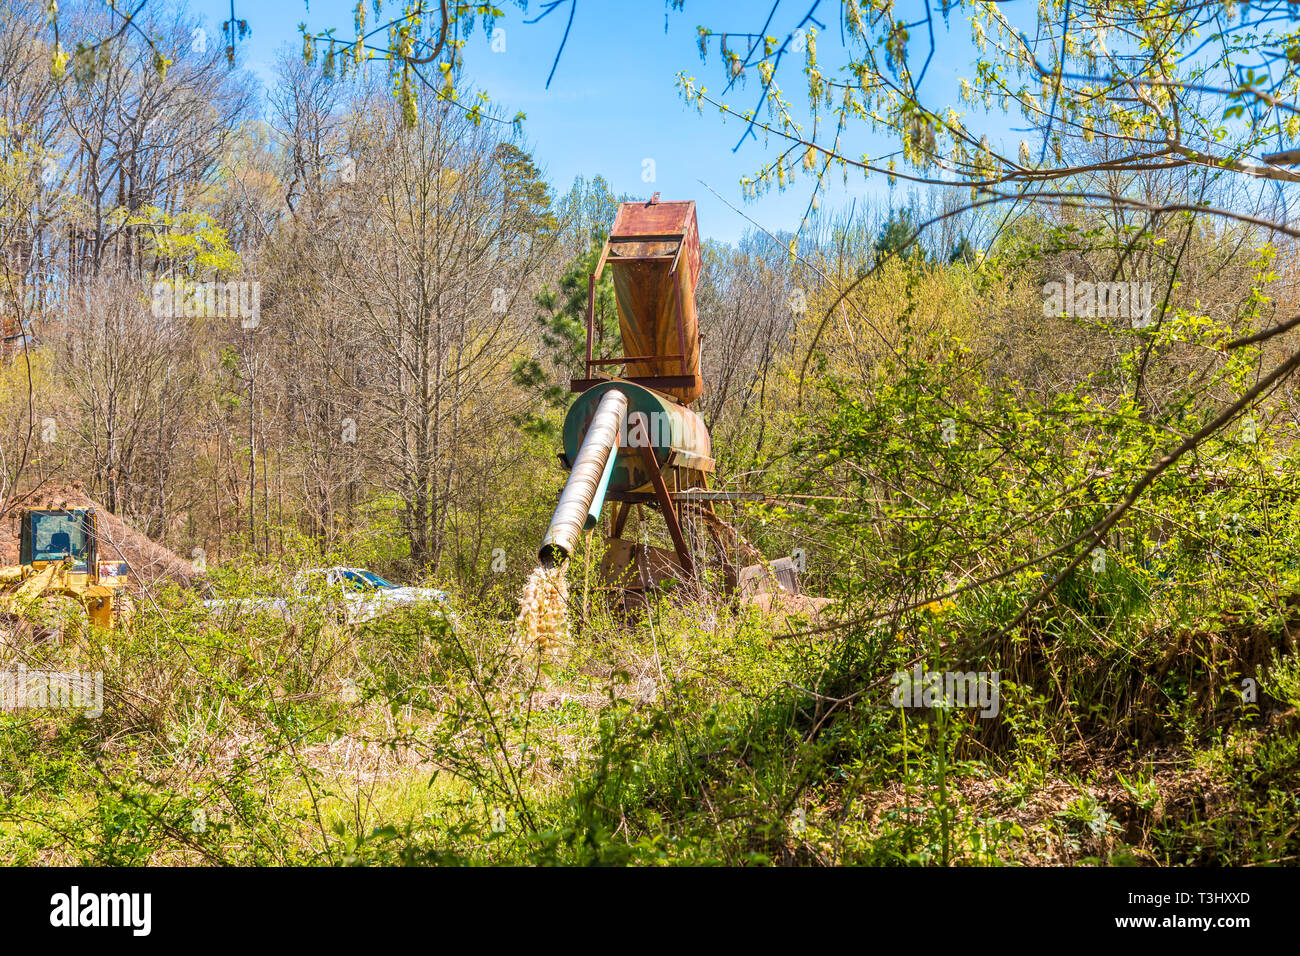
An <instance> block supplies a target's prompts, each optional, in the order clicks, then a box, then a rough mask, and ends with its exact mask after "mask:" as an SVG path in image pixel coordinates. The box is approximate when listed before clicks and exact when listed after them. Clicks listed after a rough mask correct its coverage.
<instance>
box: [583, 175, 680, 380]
mask: <svg viewBox="0 0 1300 956" xmlns="http://www.w3.org/2000/svg"><path fill="white" fill-rule="evenodd" d="M606 266H608V267H609V268H610V270H611V272H612V274H613V279H614V293H615V297H616V299H617V301H618V321H619V330H620V332H621V333H622V338H623V353H624V354H623V355H622V356H618V357H611V358H594V357H593V356H592V352H591V348H592V328H593V326H592V316H591V308H590V305H591V301H592V300H594V294H595V284H596V282H597V281H599V279H600V275H601V273H602V272H603V270H604V268H605V267H606ZM699 276H700V238H699V228H698V226H697V225H696V221H695V203H693V202H659V201H658V200H657V198H656V199H652V200H651V201H650V202H647V203H641V202H634V203H633V202H627V203H623V204H621V205H620V206H619V209H618V216H617V217H616V218H615V220H614V228H613V230H612V231H611V232H610V236H609V241H608V242H607V243H606V245H605V249H604V251H603V253H602V255H601V259H600V263H599V264H598V265H597V267H596V272H595V273H594V274H593V275H592V277H591V285H590V293H591V294H590V296H589V309H588V323H587V375H586V377H585V378H583V379H576V380H575V381H574V382H573V390H574V391H579V392H581V391H585V390H586V389H588V388H591V387H592V386H594V385H596V384H598V383H599V382H601V381H604V380H605V379H604V378H593V377H592V375H593V371H594V370H595V369H597V368H600V367H603V366H615V367H616V366H620V365H621V366H623V373H622V375H621V376H620V377H621V378H624V379H626V380H630V381H632V382H636V383H637V384H639V385H644V386H646V387H647V388H652V389H655V390H656V391H659V392H663V393H665V394H667V395H671V396H672V397H674V398H676V399H677V400H678V401H680V402H682V403H683V404H688V405H689V404H690V403H691V402H693V401H695V400H696V399H697V398H699V397H700V395H702V394H703V392H704V381H703V379H702V378H701V376H700V330H699V319H698V318H697V316H696V311H695V285H696V283H697V282H698V281H699Z"/></svg>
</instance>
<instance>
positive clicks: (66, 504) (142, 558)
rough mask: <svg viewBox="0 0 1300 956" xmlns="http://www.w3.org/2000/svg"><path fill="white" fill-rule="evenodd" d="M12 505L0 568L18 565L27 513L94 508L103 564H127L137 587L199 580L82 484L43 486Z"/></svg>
mask: <svg viewBox="0 0 1300 956" xmlns="http://www.w3.org/2000/svg"><path fill="white" fill-rule="evenodd" d="M9 505H10V507H9V512H8V513H7V514H5V515H4V516H3V517H0V566H2V565H11V564H17V563H18V560H19V553H18V523H19V521H20V520H21V515H22V512H23V511H24V510H26V509H29V508H37V509H45V508H49V509H55V508H94V509H95V516H96V518H97V523H98V526H99V560H100V561H115V560H116V561H125V562H126V563H127V564H128V565H130V567H131V577H132V579H133V580H134V581H135V582H136V583H137V584H146V585H147V584H153V583H154V582H157V581H161V580H163V579H170V580H172V581H176V582H177V583H179V584H190V583H191V582H192V581H193V580H194V578H195V577H197V574H196V573H195V571H194V566H193V565H191V564H190V562H188V561H186V560H185V559H184V558H182V557H181V556H180V555H178V554H176V553H175V552H174V551H169V550H168V549H167V548H164V547H163V546H162V545H160V544H158V543H157V542H156V541H154V540H152V539H151V538H148V537H146V536H145V535H143V534H141V533H140V532H138V531H136V530H135V529H134V528H132V527H130V526H129V525H128V524H127V523H126V522H124V521H123V520H122V519H121V518H119V517H118V516H117V515H115V514H112V513H111V512H110V511H109V510H108V509H107V508H105V507H104V506H103V505H101V504H100V503H99V502H98V501H95V499H93V498H91V497H90V496H89V495H87V494H86V491H85V488H84V487H83V486H82V485H81V483H80V482H76V483H74V484H71V485H42V486H41V487H40V488H39V489H37V490H36V491H34V492H32V493H30V494H27V495H23V496H21V497H20V496H15V498H14V500H13V501H12V502H10V503H9Z"/></svg>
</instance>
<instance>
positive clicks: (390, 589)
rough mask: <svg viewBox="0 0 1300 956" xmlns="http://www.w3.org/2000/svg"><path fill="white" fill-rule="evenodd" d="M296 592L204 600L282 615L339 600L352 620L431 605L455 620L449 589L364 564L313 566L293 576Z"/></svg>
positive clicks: (211, 605) (208, 603)
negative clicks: (390, 576)
mask: <svg viewBox="0 0 1300 956" xmlns="http://www.w3.org/2000/svg"><path fill="white" fill-rule="evenodd" d="M293 592H294V593H293V594H292V595H291V596H289V597H287V598H222V599H214V600H208V601H204V602H203V606H204V607H206V608H210V609H212V610H226V609H236V610H239V611H245V612H253V611H263V612H267V613H270V614H276V615H279V616H281V617H290V616H293V615H294V614H295V612H304V613H306V612H310V611H311V610H312V609H314V608H317V607H319V605H320V604H322V603H324V604H338V605H341V607H340V610H341V612H342V617H343V618H344V619H345V620H346V621H347V622H348V623H349V624H359V623H362V622H364V621H372V620H374V619H375V618H378V617H383V616H384V615H385V614H388V613H390V612H392V611H395V610H397V609H398V608H402V607H413V606H417V605H427V606H429V607H431V608H433V609H436V610H437V611H439V612H440V613H441V614H442V616H443V617H444V618H446V619H447V621H449V622H455V620H456V615H455V613H454V612H453V611H452V609H451V602H450V600H449V599H448V597H447V592H445V591H440V590H438V589H437V588H412V587H401V586H399V585H396V584H393V583H392V582H391V581H386V580H384V579H383V578H381V577H380V576H379V575H377V574H375V573H374V572H373V571H367V570H365V569H364V568H346V567H342V566H337V567H332V568H311V569H309V570H306V571H299V572H298V573H297V574H295V575H294V577H293Z"/></svg>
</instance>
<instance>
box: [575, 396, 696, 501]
mask: <svg viewBox="0 0 1300 956" xmlns="http://www.w3.org/2000/svg"><path fill="white" fill-rule="evenodd" d="M611 389H617V390H618V391H620V392H622V393H623V394H624V395H626V396H627V414H626V416H625V419H624V420H625V422H626V425H625V428H624V433H622V434H620V435H619V454H618V458H617V459H616V460H615V462H614V472H613V475H612V476H611V477H610V481H609V493H610V494H619V493H623V492H630V491H642V490H648V486H649V484H650V475H649V474H648V473H647V471H646V468H645V463H644V461H643V460H642V458H641V456H640V454H639V453H638V451H637V449H638V447H639V444H638V442H640V441H642V440H643V439H642V437H641V436H642V435H643V434H644V435H645V436H646V438H647V439H648V441H649V443H650V446H651V448H653V449H654V453H655V458H656V459H657V460H658V461H659V464H660V467H663V465H665V464H667V462H668V459H669V457H670V456H671V457H672V464H673V467H674V468H684V469H691V470H695V471H705V472H711V471H712V470H713V458H712V450H713V449H712V445H711V443H710V441H709V432H708V429H707V428H705V427H704V422H703V421H702V420H701V419H700V417H699V416H698V415H696V414H695V413H694V412H692V411H691V410H690V409H689V408H687V407H686V406H685V405H679V404H678V403H677V402H675V401H673V400H672V399H671V398H669V397H667V396H665V395H661V394H659V393H657V392H652V391H651V390H650V389H648V388H643V387H642V386H640V385H634V384H632V383H631V382H604V383H602V384H600V385H597V386H595V387H594V388H589V389H587V391H585V392H583V393H582V394H581V395H579V396H578V398H577V400H576V401H574V403H573V406H572V407H571V408H570V409H569V414H568V416H567V417H566V418H565V419H564V454H565V457H566V458H567V459H568V460H569V461H571V462H572V461H576V460H577V456H578V449H579V448H580V447H581V445H582V439H583V436H585V435H586V433H587V426H588V425H589V424H591V419H592V417H593V416H594V415H595V413H596V408H597V407H598V406H599V405H600V400H601V396H603V395H604V394H605V393H606V392H608V391H610V390H611Z"/></svg>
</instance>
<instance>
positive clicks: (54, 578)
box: [0, 508, 134, 640]
mask: <svg viewBox="0 0 1300 956" xmlns="http://www.w3.org/2000/svg"><path fill="white" fill-rule="evenodd" d="M19 521H20V530H19V554H20V556H19V563H18V564H16V565H11V566H9V567H0V624H3V625H7V626H8V627H9V628H10V629H12V630H14V631H18V632H25V633H27V634H29V635H30V636H31V637H32V638H33V639H36V640H48V639H51V638H53V639H56V640H63V639H65V638H66V637H68V636H69V635H68V634H67V633H66V632H67V631H68V630H69V629H71V630H73V631H77V630H79V629H80V627H81V626H82V625H84V624H85V623H86V622H87V621H89V622H90V623H92V624H95V625H98V626H99V627H104V628H115V627H124V626H126V625H127V624H129V623H130V619H131V616H132V613H133V609H134V603H133V599H132V597H131V591H130V589H129V587H128V585H129V578H128V575H129V573H130V569H129V568H128V567H127V566H126V562H124V561H100V560H99V528H98V523H97V519H96V515H95V509H94V508H67V509H58V510H37V509H30V510H27V511H24V512H22V514H21V515H20V516H19Z"/></svg>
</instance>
